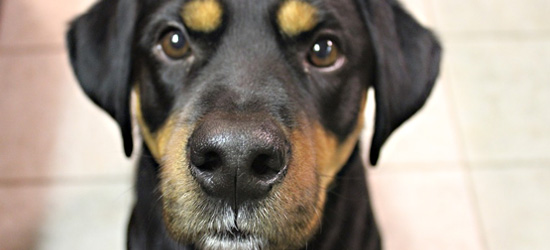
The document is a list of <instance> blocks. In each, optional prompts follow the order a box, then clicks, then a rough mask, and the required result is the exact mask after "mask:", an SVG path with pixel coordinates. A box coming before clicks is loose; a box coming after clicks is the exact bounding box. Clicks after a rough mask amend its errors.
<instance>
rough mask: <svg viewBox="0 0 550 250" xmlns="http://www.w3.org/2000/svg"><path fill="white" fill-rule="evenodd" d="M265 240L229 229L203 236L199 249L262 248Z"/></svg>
mask: <svg viewBox="0 0 550 250" xmlns="http://www.w3.org/2000/svg"><path fill="white" fill-rule="evenodd" d="M266 242H267V241H266V240H265V239H263V238H262V237H259V236H258V235H255V234H251V233H248V232H244V231H241V230H239V229H236V228H234V229H231V230H228V231H220V232H213V233H210V234H206V235H204V236H203V238H202V240H201V241H200V243H199V248H200V249H264V246H266Z"/></svg>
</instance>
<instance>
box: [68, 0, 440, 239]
mask: <svg viewBox="0 0 550 250" xmlns="http://www.w3.org/2000/svg"><path fill="white" fill-rule="evenodd" d="M106 2H108V1H103V2H100V3H99V4H98V5H96V6H95V7H94V9H92V10H91V11H90V12H89V13H88V14H87V15H85V16H83V17H81V18H80V19H79V20H77V21H76V22H75V23H74V24H73V27H72V30H71V31H70V32H69V44H70V49H71V59H72V62H73V65H74V66H75V70H76V73H77V76H78V77H79V80H80V81H81V84H82V85H83V88H84V90H85V91H86V92H87V94H88V95H89V96H90V97H91V98H92V99H93V100H94V101H95V102H96V103H98V104H99V105H100V106H102V107H103V108H105V109H106V110H107V111H108V112H109V113H110V114H111V115H112V116H113V117H114V118H115V119H116V120H117V121H118V122H119V124H120V126H121V128H122V132H123V136H124V137H125V147H126V149H127V153H128V154H129V153H130V152H131V146H132V145H131V144H132V142H131V135H128V133H130V132H129V131H128V130H129V116H130V115H129V112H130V111H129V110H133V112H135V114H134V116H135V117H136V118H137V119H136V120H137V121H138V125H139V128H140V131H141V134H142V136H143V139H144V141H145V145H146V149H145V150H147V151H148V152H150V153H151V155H152V156H153V157H154V159H155V161H156V162H157V163H158V164H159V166H160V168H159V176H160V177H161V178H160V179H161V182H160V187H159V189H160V191H161V196H162V204H163V215H164V221H165V224H166V226H167V229H168V231H169V232H170V234H171V236H172V237H173V238H174V239H175V240H177V241H179V242H181V243H187V244H195V245H196V246H198V247H200V248H209V249H210V248H213V249H218V248H225V247H233V248H238V249H253V248H261V249H264V248H273V249H288V248H298V247H301V246H303V245H304V244H305V243H306V242H307V241H308V239H310V238H311V237H312V236H313V235H314V234H315V233H316V232H317V230H318V228H319V224H320V221H321V219H322V214H323V208H324V205H325V200H326V194H327V190H328V189H329V188H330V187H329V186H330V185H331V183H332V182H333V181H334V179H335V178H334V177H335V175H336V174H337V173H338V172H339V170H340V169H341V168H342V167H343V166H344V165H345V164H346V162H347V160H348V158H349V157H350V155H351V153H352V151H353V150H354V148H355V147H356V145H357V142H358V137H359V134H360V131H361V128H362V126H363V119H362V117H363V115H362V113H363V109H364V106H365V101H366V92H367V89H368V88H369V87H370V86H373V85H374V87H375V88H376V87H377V86H378V85H381V84H390V83H385V82H389V81H390V80H385V79H382V78H383V76H384V75H388V74H389V75H390V76H387V77H386V78H390V79H391V78H392V76H391V73H392V70H388V69H386V68H384V67H383V66H381V65H380V64H381V63H382V61H381V60H382V59H381V58H384V55H381V53H383V51H384V50H385V49H386V48H384V46H386V45H384V46H376V44H375V43H377V41H378V39H385V36H388V34H386V33H385V32H386V31H383V32H380V34H377V33H373V29H374V26H376V24H377V23H380V22H382V21H380V20H379V19H381V18H382V19H383V18H384V16H382V17H378V19H376V20H373V21H372V23H371V22H369V21H368V20H365V18H366V17H365V16H366V15H367V14H368V11H369V10H368V8H369V6H370V4H369V3H368V1H365V2H356V1H354V0H341V1H334V0H327V1H320V0H311V1H310V0H282V1H281V0H264V1H249V0H232V1H228V0H188V1H183V0H165V1H145V0H143V1H138V0H119V1H112V2H111V6H110V5H109V4H108V3H106ZM386 5H387V4H386ZM388 6H389V5H388ZM394 7H396V6H394ZM397 7H398V6H397ZM397 7H396V8H397ZM371 8H375V7H371ZM122 10H123V11H122ZM386 11H389V12H388V13H393V12H392V10H391V9H389V10H388V9H386ZM407 17H408V16H407ZM408 18H410V17H408ZM395 19H399V18H397V17H396V18H395ZM98 20H103V21H101V22H100V21H98ZM411 20H412V19H411ZM392 21H393V19H392ZM394 23H396V21H394ZM102 24H104V25H102ZM413 24H415V25H416V23H413ZM391 27H392V28H393V29H394V30H395V25H394V26H391ZM421 31H423V32H425V31H424V30H421ZM407 32H408V31H407ZM390 33H391V34H390V35H392V34H393V35H396V34H394V33H395V32H393V33H392V32H390ZM397 33H399V30H398V31H397ZM425 36H427V37H428V38H430V39H431V40H427V41H426V42H431V43H433V41H432V40H433V37H431V35H429V34H428V33H426V34H425ZM380 37H382V38H380ZM411 39H412V38H411ZM94 43H97V44H94ZM392 43H396V44H398V45H396V46H399V41H393V42H392ZM421 46H423V45H421ZM433 46H434V45H430V46H429V47H430V48H431V47H433ZM426 50H427V51H428V49H426ZM432 50H433V49H432ZM428 52H430V51H428ZM428 52H423V53H422V54H428ZM393 53H398V52H393ZM437 56H438V51H437ZM397 57H399V58H400V59H398V60H397V61H398V62H397V63H398V64H401V65H398V66H403V65H402V64H404V63H406V62H407V59H408V58H407V57H410V56H408V55H406V54H405V55H398V56H397ZM432 57H433V55H432ZM388 60H389V59H388ZM415 60H417V59H415ZM435 60H436V61H437V60H438V59H437V58H436V59H435ZM389 62H391V60H389ZM424 63H425V64H426V65H428V66H430V65H432V64H433V62H424ZM422 66H423V65H416V66H414V67H420V68H422V70H424V68H428V67H422ZM90 67H91V68H90ZM397 70H398V71H399V70H400V69H397ZM401 70H408V69H406V68H402V69H401ZM411 70H413V71H417V70H418V69H417V68H413V69H411ZM435 71H436V72H435V73H434V72H432V71H429V70H428V72H420V73H422V74H424V75H425V74H429V75H430V76H426V77H424V78H426V79H424V78H423V80H422V81H421V82H422V84H421V85H420V86H417V87H413V88H412V89H419V90H418V91H416V92H418V93H407V94H408V95H411V96H413V97H410V98H409V97H401V96H391V97H390V98H404V99H407V98H409V99H414V100H412V101H408V102H411V103H413V104H414V105H413V104H410V103H409V104H407V103H406V104H404V105H405V107H398V110H397V112H396V111H394V110H392V107H386V109H389V110H390V111H389V114H386V115H385V116H384V114H380V113H388V111H385V110H384V109H383V107H377V124H376V126H377V128H376V129H377V133H378V135H375V141H374V144H375V145H374V147H373V148H374V153H373V154H374V155H375V156H373V157H374V162H376V158H377V157H378V150H379V149H380V146H381V144H382V143H383V141H384V140H385V139H386V138H387V136H389V133H391V131H392V130H393V129H395V127H397V126H398V125H399V124H400V123H401V122H402V121H403V120H404V119H406V118H408V117H409V116H410V115H412V113H414V112H415V111H416V110H417V109H418V108H419V106H421V105H422V103H423V102H424V100H425V98H426V96H427V93H429V91H430V89H431V85H432V84H433V79H434V78H435V75H436V74H437V69H435ZM407 73H410V72H405V73H403V72H401V73H398V74H407ZM404 78H406V77H404ZM407 80H409V81H411V79H407ZM399 81H401V79H397V80H394V81H392V82H398V83H397V85H396V86H399V84H401V83H399ZM102 82H103V83H102ZM378 82H380V83H378ZM108 84H110V86H109V85H108ZM384 88H389V89H390V90H383V89H384ZM393 88H394V87H392V86H389V87H388V86H378V89H377V99H378V98H384V95H391V94H392V93H393V92H392V91H395V90H393ZM404 88H405V89H404V90H403V91H405V92H407V91H408V90H410V89H411V88H410V87H404ZM407 88H408V90H407ZM382 92H383V93H382ZM130 93H131V94H132V95H133V96H134V98H135V101H134V102H133V103H134V104H135V106H134V107H128V103H129V96H130ZM377 102H378V100H377ZM405 102H407V101H405ZM378 104H379V105H382V106H383V105H384V104H380V102H378ZM388 106H392V104H389V105H388ZM397 106H399V105H397ZM411 106H418V107H411ZM394 113H395V114H394ZM381 116H383V117H381ZM380 120H381V121H380ZM377 136H378V137H380V138H378V139H376V137H377ZM377 140H378V141H377ZM371 160H372V158H371Z"/></svg>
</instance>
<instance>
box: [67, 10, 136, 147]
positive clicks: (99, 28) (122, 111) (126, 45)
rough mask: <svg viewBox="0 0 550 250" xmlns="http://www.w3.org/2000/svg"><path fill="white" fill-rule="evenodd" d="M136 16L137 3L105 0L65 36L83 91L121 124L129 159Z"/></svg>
mask: <svg viewBox="0 0 550 250" xmlns="http://www.w3.org/2000/svg"><path fill="white" fill-rule="evenodd" d="M136 15H137V4H136V1H135V0H103V1H100V2H98V3H96V5H95V6H93V7H92V8H91V9H90V10H89V11H88V12H87V13H85V14H84V15H82V16H80V17H78V18H77V19H75V20H74V21H73V22H72V23H71V25H70V29H69V31H68V33H67V37H66V39H67V45H68V49H69V56H70V61H71V64H72V66H73V69H74V72H75V74H76V77H77V78H78V81H79V82H80V85H81V86H82V89H83V90H84V92H85V93H86V94H87V95H88V96H89V97H90V99H92V100H93V101H94V102H95V103H96V104H97V105H98V106H100V107H101V108H103V109H104V110H106V111H107V112H108V113H109V114H110V115H111V116H112V117H113V118H114V119H115V120H116V121H117V122H118V125H119V126H120V130H121V133H122V138H123V141H124V151H125V153H126V156H130V155H131V154H132V148H133V143H132V126H131V122H130V120H131V119H130V110H129V108H130V107H129V106H130V104H129V99H130V90H131V84H130V74H131V72H130V71H131V65H130V64H131V49H132V39H133V34H134V23H135V21H136V20H135V19H136Z"/></svg>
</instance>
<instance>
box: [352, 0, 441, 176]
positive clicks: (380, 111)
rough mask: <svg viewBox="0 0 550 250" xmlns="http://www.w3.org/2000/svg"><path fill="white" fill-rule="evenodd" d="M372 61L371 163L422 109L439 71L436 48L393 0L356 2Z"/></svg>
mask: <svg viewBox="0 0 550 250" xmlns="http://www.w3.org/2000/svg"><path fill="white" fill-rule="evenodd" d="M358 4H359V7H360V9H361V11H362V14H363V18H364V20H365V22H366V24H367V28H368V29H369V32H370V35H371V39H372V44H373V46H374V49H375V57H376V63H375V65H376V71H375V72H376V73H375V74H376V76H375V80H374V83H373V87H374V91H375V98H376V115H375V116H376V118H375V124H374V135H373V138H372V142H371V149H370V162H371V164H372V165H376V163H377V161H378V156H379V154H380V149H381V147H382V145H383V144H384V142H385V141H386V140H387V139H388V137H389V136H390V134H391V133H392V132H393V131H394V130H395V129H396V128H397V127H399V125H401V124H402V123H403V122H404V121H405V120H407V119H408V118H410V117H411V116H412V115H413V114H414V113H415V112H416V111H418V110H419V109H420V108H421V107H422V105H424V103H425V101H426V99H427V98H428V95H429V94H430V92H431V90H432V87H433V85H434V82H435V79H436V77H437V75H438V73H439V61H440V57H441V47H440V45H439V42H438V41H437V39H436V38H435V36H434V35H433V34H432V33H431V32H430V31H428V30H427V29H425V28H423V27H422V26H421V25H420V24H418V22H416V20H414V18H413V17H411V16H410V15H409V14H408V13H407V12H406V11H405V10H404V9H403V7H401V5H400V4H399V3H398V2H397V1H395V0H358Z"/></svg>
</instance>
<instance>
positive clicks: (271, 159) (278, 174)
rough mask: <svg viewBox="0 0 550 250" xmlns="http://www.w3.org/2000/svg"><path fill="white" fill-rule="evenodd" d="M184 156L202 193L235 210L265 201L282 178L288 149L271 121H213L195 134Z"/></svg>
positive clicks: (201, 127) (207, 121)
mask: <svg viewBox="0 0 550 250" xmlns="http://www.w3.org/2000/svg"><path fill="white" fill-rule="evenodd" d="M267 120H269V119H267ZM188 151H189V162H190V167H191V172H192V173H193V176H195V179H196V180H197V182H198V183H199V184H200V185H201V187H202V188H203V189H204V190H205V192H206V193H207V194H208V195H210V196H212V197H216V198H220V199H222V200H225V201H226V202H228V203H229V205H231V206H234V208H235V209H236V208H238V207H239V206H240V205H241V204H242V203H244V202H246V201H251V200H259V199H262V198H264V197H265V196H266V195H267V194H268V193H269V191H270V190H271V188H272V187H273V185H275V184H276V183H277V182H279V181H281V180H282V178H284V175H285V172H286V167H287V162H288V151H289V146H288V142H287V140H286V139H285V134H284V133H283V131H282V130H281V129H280V128H279V127H278V126H277V125H276V124H275V123H274V122H266V120H253V121H247V120H246V119H243V120H235V119H219V118H214V119H205V120H203V122H201V124H200V125H199V126H198V127H197V128H196V129H195V131H194V132H193V134H192V135H191V137H190V139H189V142H188Z"/></svg>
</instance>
